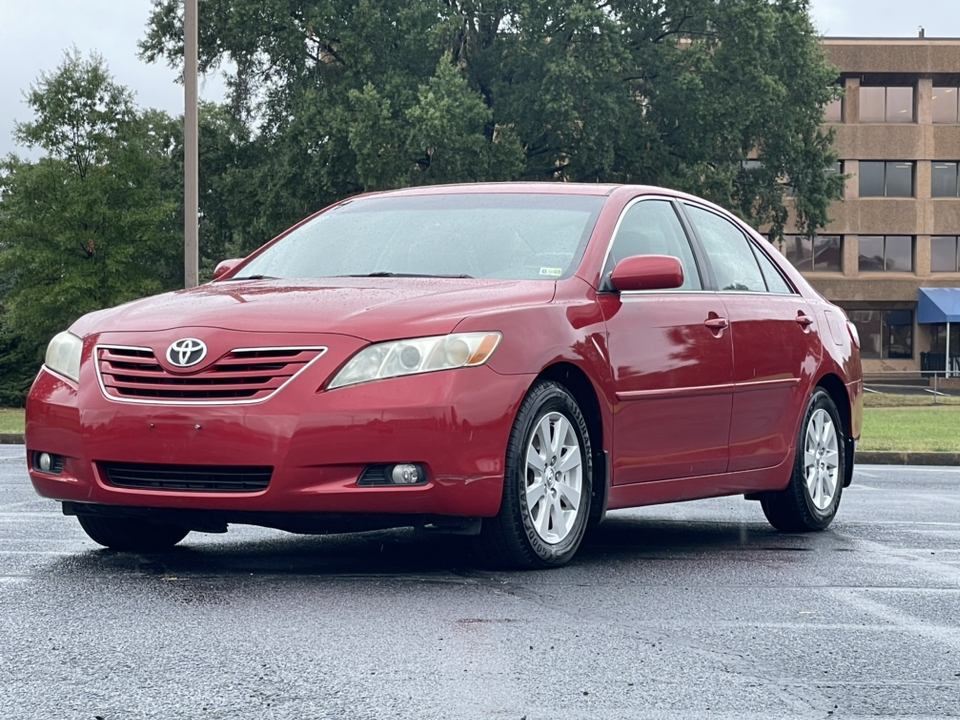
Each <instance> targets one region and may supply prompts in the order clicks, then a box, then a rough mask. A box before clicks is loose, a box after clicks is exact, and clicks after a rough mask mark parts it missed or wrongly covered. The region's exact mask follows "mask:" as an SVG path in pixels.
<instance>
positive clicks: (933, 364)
mask: <svg viewBox="0 0 960 720" xmlns="http://www.w3.org/2000/svg"><path fill="white" fill-rule="evenodd" d="M823 44H824V47H825V49H826V51H827V55H828V57H829V58H830V60H831V62H832V63H833V64H834V65H835V66H837V67H838V68H839V69H840V73H841V82H842V83H843V87H844V90H845V92H844V96H843V98H842V100H838V101H836V102H835V103H833V104H831V105H830V106H829V107H828V108H827V112H826V117H825V122H826V123H827V124H828V125H829V126H830V127H833V128H834V129H835V131H836V149H837V151H838V153H839V156H840V160H841V162H840V167H839V170H840V171H841V172H842V173H844V174H846V175H848V180H847V182H846V186H845V189H844V201H843V202H838V203H835V204H834V205H833V206H832V207H831V208H830V218H831V222H830V224H829V225H827V227H825V228H823V229H821V231H820V233H821V234H820V235H819V236H818V237H817V238H815V239H813V240H812V241H811V240H810V239H807V238H803V237H801V236H799V235H788V236H787V238H786V241H785V242H784V243H783V244H781V245H780V249H781V250H782V251H783V253H784V254H785V255H786V256H787V257H788V258H789V259H790V260H791V262H793V264H794V265H795V266H796V267H797V268H799V269H800V270H801V271H802V272H803V273H804V275H805V276H806V277H807V278H808V279H809V280H810V282H811V283H812V284H813V285H814V287H816V288H817V290H819V291H820V292H821V293H822V294H823V295H824V296H826V297H827V298H828V299H830V300H832V301H833V302H836V303H837V304H838V305H840V306H842V307H843V308H844V309H846V311H847V313H848V314H849V315H850V318H851V320H853V322H854V323H855V324H856V325H857V328H858V330H859V332H860V338H861V342H862V345H863V361H864V362H863V365H864V370H865V371H867V372H878V371H890V370H896V371H919V370H921V369H930V370H933V369H943V368H944V364H945V361H946V358H947V356H948V349H949V356H950V358H951V363H950V364H951V367H952V369H954V370H957V371H960V179H958V167H960V106H958V96H960V39H933V38H923V37H919V38H912V39H890V38H885V39H867V38H826V39H824V41H823ZM788 202H789V201H788ZM790 230H791V228H790V227H788V229H787V232H790ZM794 232H796V230H795V229H794ZM941 288H951V289H950V290H942V289H941ZM948 323H949V325H948ZM953 323H957V324H953ZM948 334H949V348H948V346H947V336H948Z"/></svg>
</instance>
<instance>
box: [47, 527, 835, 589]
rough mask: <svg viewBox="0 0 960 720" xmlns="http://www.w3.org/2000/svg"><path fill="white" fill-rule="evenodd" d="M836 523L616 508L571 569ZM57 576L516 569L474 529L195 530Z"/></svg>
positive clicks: (795, 540) (789, 549)
mask: <svg viewBox="0 0 960 720" xmlns="http://www.w3.org/2000/svg"><path fill="white" fill-rule="evenodd" d="M846 545H847V542H846V541H844V540H842V539H840V538H838V537H837V536H836V535H834V534H833V533H831V532H829V531H828V532H826V533H814V534H784V533H779V532H777V531H775V530H773V529H772V528H771V527H770V526H769V525H767V524H766V523H763V522H737V521H725V522H717V521H709V520H703V519H699V520H689V519H683V520H679V519H662V518H650V517H636V516H622V517H616V516H615V517H610V518H608V519H607V520H606V521H605V522H604V523H603V524H601V525H599V526H597V527H595V528H592V529H591V530H590V531H589V532H588V534H587V537H586V538H585V539H584V541H583V544H582V545H581V547H580V550H579V551H578V553H577V555H576V557H575V558H574V560H573V561H572V563H570V565H568V566H566V567H565V568H563V569H561V570H558V571H555V572H561V573H562V572H566V571H570V570H574V569H576V568H580V569H589V570H590V571H591V572H602V571H603V569H604V567H605V566H611V565H620V564H623V563H638V564H642V563H644V562H650V561H654V560H680V559H684V558H692V557H699V556H704V555H705V556H708V557H711V558H712V559H714V560H719V559H720V558H726V560H727V561H728V562H731V563H735V562H737V558H740V559H741V561H742V562H753V561H754V560H755V555H754V553H768V554H769V553H774V554H780V555H781V556H783V557H785V558H789V556H790V555H794V556H795V555H796V553H797V552H804V551H817V550H843V549H848V548H846V547H844V546H846ZM54 564H55V566H56V567H55V568H54V571H55V572H56V573H58V575H64V574H80V575H90V574H95V575H103V574H108V575H110V576H118V575H121V576H122V575H135V576H143V575H147V576H160V577H176V578H180V577H187V576H217V577H223V576H245V577H249V576H261V577H266V576H302V577H311V576H313V577H334V576H341V577H342V576H358V577H384V576H389V577H401V578H402V577H405V576H407V577H412V576H416V577H418V578H420V579H429V578H430V577H433V578H434V579H436V580H438V581H449V580H452V579H456V578H483V577H496V576H510V575H513V574H516V573H511V572H509V571H502V570H497V569H494V568H490V567H488V566H487V565H486V564H485V563H484V562H483V558H482V557H481V556H480V555H479V554H478V553H477V552H475V550H474V545H473V543H472V538H467V537H459V536H450V535H438V534H434V533H427V532H422V531H416V530H410V529H399V530H383V531H376V532H368V533H352V534H343V535H325V536H314V535H292V534H286V533H276V534H274V533H272V532H265V533H263V534H262V535H261V536H257V535H256V534H254V536H253V537H250V536H249V535H247V536H245V535H244V534H243V533H240V532H238V533H237V538H236V539H234V538H233V531H231V533H229V534H227V535H222V536H211V535H199V534H194V535H191V536H189V537H188V538H187V539H186V540H185V541H184V543H183V544H182V545H180V546H177V547H175V548H173V549H172V550H170V551H166V552H162V553H150V554H146V553H133V552H116V551H112V550H106V549H97V550H90V551H87V552H82V553H79V554H77V555H71V556H69V557H62V558H60V559H58V560H57V561H56V562H55V563H54Z"/></svg>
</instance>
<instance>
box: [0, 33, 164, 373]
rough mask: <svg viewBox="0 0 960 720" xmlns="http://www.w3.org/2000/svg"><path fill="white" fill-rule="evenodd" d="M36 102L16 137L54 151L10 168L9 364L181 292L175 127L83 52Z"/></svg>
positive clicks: (0, 261) (2, 257) (1, 268)
mask: <svg viewBox="0 0 960 720" xmlns="http://www.w3.org/2000/svg"><path fill="white" fill-rule="evenodd" d="M26 98H27V103H28V104H29V106H30V107H31V108H32V110H33V112H34V114H35V118H34V120H33V121H32V122H27V123H22V124H18V125H17V126H16V130H15V136H16V138H17V139H18V140H19V141H20V142H21V143H23V144H25V145H27V146H28V147H33V148H39V149H41V150H42V151H44V153H45V154H44V155H43V157H41V158H40V159H39V160H38V161H36V162H28V161H25V160H22V159H20V158H18V157H16V156H14V155H11V156H9V157H7V158H6V159H4V160H3V161H0V277H2V278H3V284H4V285H5V292H3V294H2V296H0V303H2V318H0V333H2V335H0V341H2V342H0V363H3V358H4V357H13V356H15V357H16V358H19V359H22V358H23V356H24V353H25V354H26V356H29V357H31V359H32V360H33V363H36V362H37V361H38V360H39V359H40V358H41V357H42V352H43V348H44V347H45V344H46V342H47V341H48V340H49V339H50V337H51V336H52V335H54V334H55V333H56V332H58V331H60V330H63V329H65V328H66V327H67V326H68V325H69V324H70V323H71V322H72V321H73V320H75V319H76V318H77V317H79V316H80V315H82V314H84V313H86V312H90V311H92V310H97V309H100V308H104V307H108V306H111V305H116V304H119V303H122V302H126V301H128V300H132V299H134V298H137V297H141V296H143V295H148V294H152V293H157V292H161V291H163V290H168V289H172V288H175V287H177V286H178V285H181V284H182V279H181V278H182V267H183V265H182V257H183V254H182V247H183V241H182V238H183V234H182V205H181V201H180V198H181V188H182V184H181V180H180V178H179V176H178V175H177V174H176V170H175V168H176V165H175V163H174V162H173V152H174V150H175V145H174V139H175V135H176V126H175V124H174V123H173V121H172V120H171V119H170V118H169V117H168V116H167V115H165V114H164V113H160V112H157V111H153V110H147V111H143V112H140V111H138V110H137V109H136V107H135V106H134V104H133V100H132V96H131V94H130V92H129V91H128V90H127V89H126V88H123V87H122V86H119V85H117V84H116V83H114V82H113V80H112V79H111V77H110V74H109V72H108V70H107V68H106V65H105V63H104V62H103V60H102V59H101V58H100V57H98V56H96V55H93V56H91V57H90V58H88V59H83V58H82V57H81V56H80V54H79V53H78V52H77V51H76V50H73V51H70V52H67V53H66V54H65V55H64V59H63V62H62V64H61V65H60V67H58V68H57V70H56V71H54V72H53V73H50V74H46V73H44V74H42V75H41V76H40V78H39V80H38V81H37V82H36V83H35V84H34V85H33V86H32V87H31V90H30V92H29V93H28V94H27V96H26ZM4 343H6V344H4ZM5 348H6V352H5V350H4V349H5ZM14 350H16V352H14ZM11 362H12V361H11ZM35 368H36V364H32V365H31V366H29V370H30V372H31V373H32V372H33V371H34V370H35ZM2 377H3V381H6V380H7V379H8V377H9V376H8V375H7V372H6V369H4V373H3V376H2Z"/></svg>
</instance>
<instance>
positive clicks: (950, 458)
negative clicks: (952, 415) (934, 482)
mask: <svg viewBox="0 0 960 720" xmlns="http://www.w3.org/2000/svg"><path fill="white" fill-rule="evenodd" d="M856 463H857V465H960V453H954V452H878V451H873V452H871V451H869V450H863V451H858V452H857V457H856Z"/></svg>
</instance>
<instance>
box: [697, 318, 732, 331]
mask: <svg viewBox="0 0 960 720" xmlns="http://www.w3.org/2000/svg"><path fill="white" fill-rule="evenodd" d="M703 324H704V325H706V326H707V327H708V328H710V329H711V330H723V329H724V328H726V327H729V326H730V323H729V322H728V321H727V319H726V318H722V317H714V318H708V319H706V320H704V321H703Z"/></svg>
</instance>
